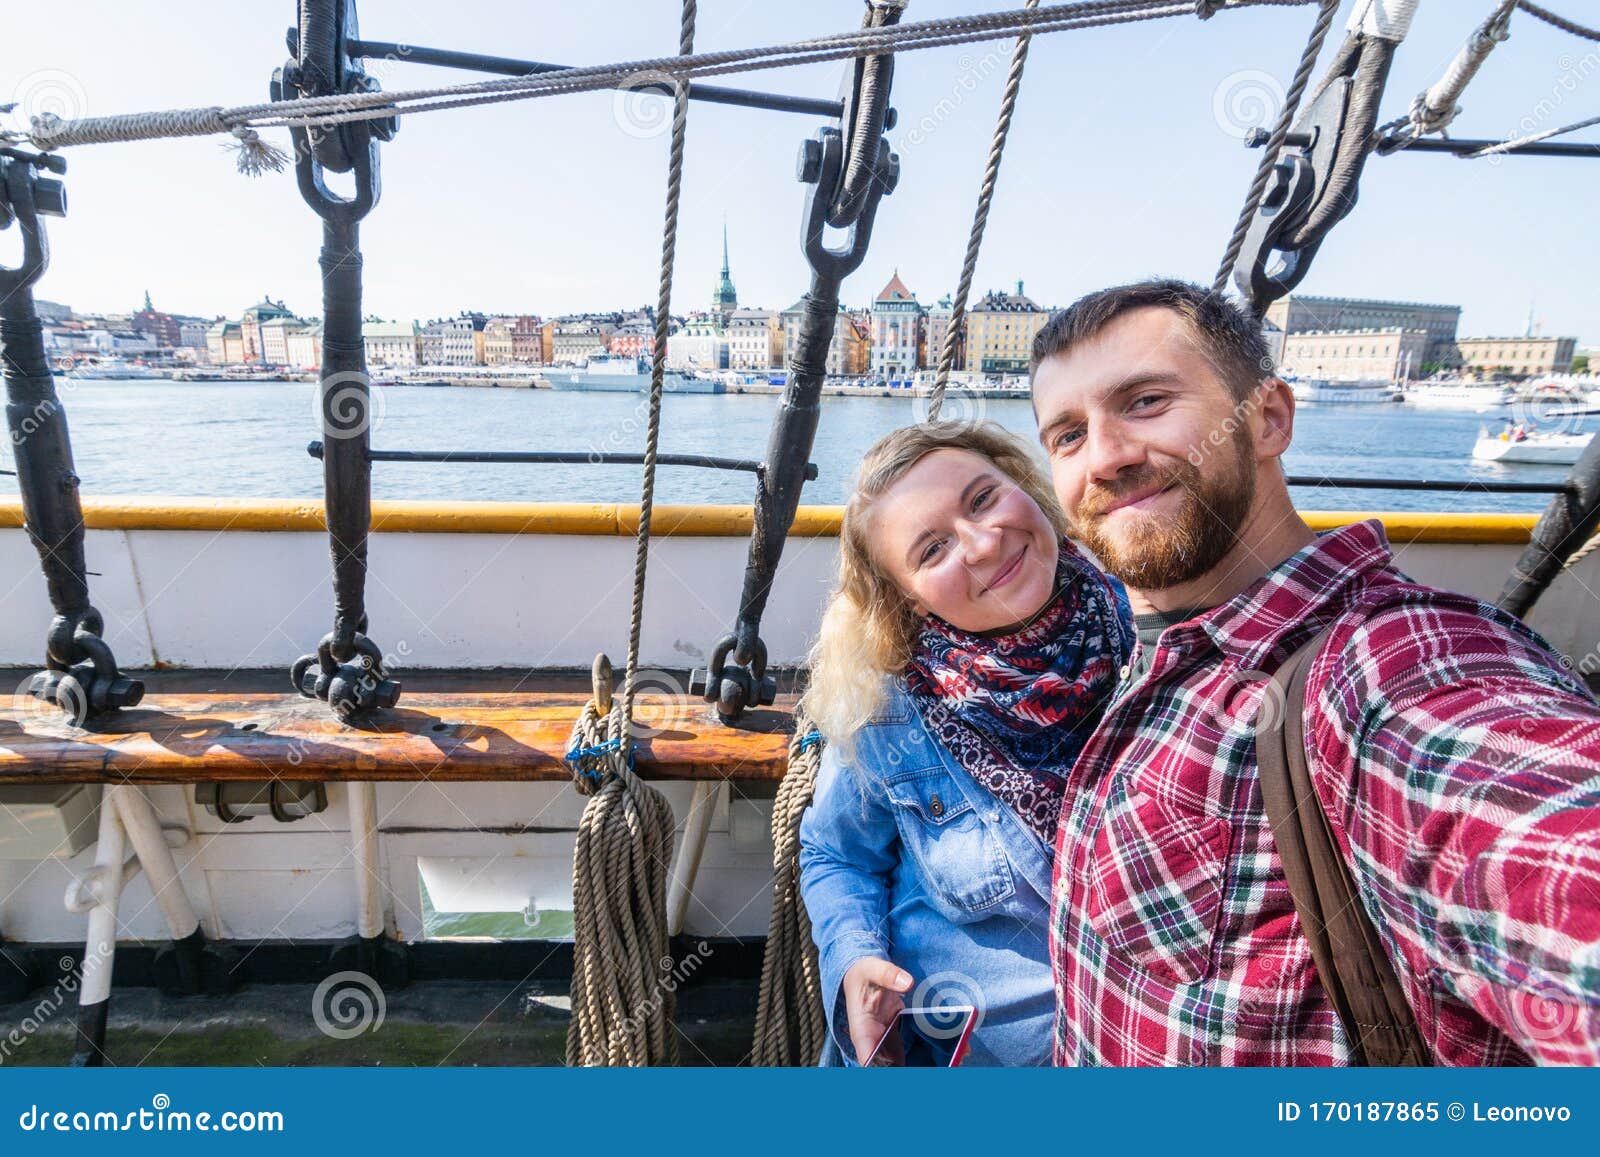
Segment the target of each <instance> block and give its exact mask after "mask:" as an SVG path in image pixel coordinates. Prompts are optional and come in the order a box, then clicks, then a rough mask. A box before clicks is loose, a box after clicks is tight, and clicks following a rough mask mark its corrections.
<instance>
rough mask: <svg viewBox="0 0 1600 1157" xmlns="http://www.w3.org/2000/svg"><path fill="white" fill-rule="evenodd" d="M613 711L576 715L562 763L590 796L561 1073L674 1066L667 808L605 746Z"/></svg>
mask: <svg viewBox="0 0 1600 1157" xmlns="http://www.w3.org/2000/svg"><path fill="white" fill-rule="evenodd" d="M617 714H618V708H617V707H616V706H613V707H612V710H611V711H610V712H609V713H608V714H605V715H602V714H601V712H600V711H599V710H598V709H597V707H596V705H595V704H594V703H592V702H591V703H588V704H586V705H585V706H584V709H583V713H582V714H581V715H580V716H579V717H578V722H577V723H576V725H575V726H574V727H573V729H572V742H571V749H570V750H569V752H568V756H567V758H568V762H570V763H571V764H572V765H573V768H574V782H575V784H576V785H577V788H578V791H579V792H580V793H581V794H584V795H588V796H589V802H588V803H586V804H585V805H584V808H583V816H582V818H581V819H580V820H579V821H578V838H577V848H576V850H575V852H574V853H573V861H572V916H573V932H572V941H573V943H572V953H573V959H572V989H571V993H572V1019H571V1021H570V1022H569V1024H568V1027H567V1064H569V1065H573V1066H578V1065H634V1066H640V1065H671V1064H676V1063H677V1055H678V1050H677V1036H676V1035H675V1030H674V1028H673V1024H672V1016H673V1004H674V1002H673V993H674V988H675V985H674V984H673V982H672V979H671V977H672V971H673V967H674V965H673V960H672V951H671V943H670V941H669V939H668V936H667V917H666V906H667V864H668V862H669V860H670V858H671V856H672V828H673V823H672V808H671V806H670V805H669V804H668V803H667V801H666V800H665V799H664V798H663V797H662V795H661V793H660V792H658V791H656V790H655V789H654V788H652V787H651V786H650V785H649V784H647V783H644V782H642V781H641V780H639V779H638V777H637V776H635V775H634V772H633V769H632V766H631V764H632V758H631V752H630V753H629V754H624V749H623V748H621V747H620V746H619V745H618V744H617V743H616V742H615V740H608V739H606V738H605V733H606V732H607V731H608V730H610V729H611V725H612V724H613V723H614V722H615V719H616V717H617Z"/></svg>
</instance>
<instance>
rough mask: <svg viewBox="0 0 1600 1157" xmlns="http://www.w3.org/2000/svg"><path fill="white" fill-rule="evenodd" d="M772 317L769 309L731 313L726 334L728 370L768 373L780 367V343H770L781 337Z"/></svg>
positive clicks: (781, 354)
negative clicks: (765, 371) (774, 367)
mask: <svg viewBox="0 0 1600 1157" xmlns="http://www.w3.org/2000/svg"><path fill="white" fill-rule="evenodd" d="M775 317H776V315H775V314H774V313H773V311H772V310H770V309H736V310H734V311H733V313H732V314H731V315H730V316H729V318H728V322H727V330H726V336H727V339H728V368H729V369H732V370H769V369H771V368H772V367H773V366H775V365H778V364H779V361H780V359H781V358H782V356H783V349H782V343H781V340H780V341H778V342H774V340H773V338H774V336H775V335H776V334H779V333H781V331H780V330H779V329H778V327H777V326H776V325H775V324H774V319H775ZM774 346H776V347H777V348H774Z"/></svg>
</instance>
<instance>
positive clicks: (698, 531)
mask: <svg viewBox="0 0 1600 1157" xmlns="http://www.w3.org/2000/svg"><path fill="white" fill-rule="evenodd" d="M843 511H844V508H843V507H841V506H802V507H801V508H800V510H799V512H798V513H797V514H796V515H795V523H794V529H793V530H791V531H790V534H791V535H793V536H795V537H798V538H831V537H835V536H837V535H838V533H839V521H840V518H841V517H842V516H843ZM1304 515H1305V519H1306V521H1307V522H1309V523H1310V524H1311V526H1312V528H1313V529H1314V530H1328V529H1331V528H1332V527H1335V526H1343V525H1345V524H1347V523H1351V522H1358V521H1360V520H1362V519H1365V518H1377V519H1381V520H1382V522H1383V525H1384V528H1385V530H1386V531H1387V532H1388V535H1389V540H1390V541H1391V542H1394V543H1396V544H1400V543H1410V542H1458V543H1513V544H1518V545H1520V544H1523V543H1526V542H1527V541H1528V536H1529V532H1530V531H1532V529H1533V524H1534V522H1535V521H1537V516H1535V515H1532V514H1452V513H1415V512H1399V513H1397V512H1377V511H1338V510H1334V511H1305V512H1304ZM83 521H84V525H85V526H87V527H88V528H89V529H90V530H198V531H207V532H210V533H215V532H217V531H274V530H275V531H284V530H295V531H321V530H325V529H326V525H325V524H324V522H323V517H322V504H321V503H320V502H318V501H316V500H313V499H295V498H167V497H160V496H156V497H140V496H130V497H121V498H85V499H84V500H83ZM752 521H753V518H752V513H751V509H750V507H748V506H706V505H694V506H657V507H656V509H655V518H654V521H653V523H652V527H651V529H652V532H653V533H654V534H657V535H661V536H687V537H701V538H727V537H734V538H740V537H744V536H746V535H748V534H749V533H750V529H751V524H752ZM21 526H22V504H21V503H20V502H18V501H16V500H15V499H13V500H10V501H6V502H0V528H18V527H21ZM638 526H639V507H638V504H637V503H600V502H594V503H589V502H374V503H373V504H372V529H373V530H375V531H381V532H403V533H416V534H570V535H602V536H607V535H632V534H634V533H635V532H636V531H637V530H638Z"/></svg>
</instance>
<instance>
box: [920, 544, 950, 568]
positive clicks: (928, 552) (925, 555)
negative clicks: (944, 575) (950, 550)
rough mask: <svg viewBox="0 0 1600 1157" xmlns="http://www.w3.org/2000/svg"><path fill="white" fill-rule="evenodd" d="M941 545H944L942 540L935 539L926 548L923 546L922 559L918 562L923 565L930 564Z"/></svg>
mask: <svg viewBox="0 0 1600 1157" xmlns="http://www.w3.org/2000/svg"><path fill="white" fill-rule="evenodd" d="M943 545H944V542H943V540H941V539H937V538H936V539H934V540H933V541H932V542H930V543H929V544H928V545H927V546H925V547H924V548H923V550H922V558H921V560H920V561H921V562H924V563H928V562H932V561H933V558H934V556H935V555H937V554H938V553H939V548H940V547H942V546H943Z"/></svg>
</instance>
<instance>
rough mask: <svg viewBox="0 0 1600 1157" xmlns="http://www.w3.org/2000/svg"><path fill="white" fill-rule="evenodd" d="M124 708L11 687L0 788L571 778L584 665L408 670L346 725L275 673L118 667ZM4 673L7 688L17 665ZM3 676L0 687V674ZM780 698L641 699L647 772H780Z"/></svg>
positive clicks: (785, 718) (641, 753)
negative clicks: (129, 690)
mask: <svg viewBox="0 0 1600 1157" xmlns="http://www.w3.org/2000/svg"><path fill="white" fill-rule="evenodd" d="M131 674H134V675H136V676H138V677H141V678H143V679H144V680H145V696H144V700H143V702H141V703H140V704H139V705H138V706H137V707H134V708H131V709H128V710H124V711H121V712H118V713H116V714H114V715H112V716H108V717H106V718H105V719H102V720H91V721H90V722H89V723H88V724H86V726H84V727H82V728H74V727H71V726H69V725H67V724H66V722H65V720H64V717H59V713H58V712H57V711H56V709H55V708H54V707H52V706H50V705H46V704H35V703H33V702H31V701H28V700H27V699H26V697H25V696H18V697H14V698H13V699H12V700H11V701H10V702H8V703H4V704H3V709H0V784H13V783H197V782H209V781H216V780H262V779H270V778H277V779H286V780H317V781H335V782H340V781H376V780H420V779H429V780H435V781H449V780H459V781H487V780H532V781H538V780H550V781H563V780H567V779H569V778H571V772H570V770H569V768H568V766H567V764H566V763H565V761H564V760H563V758H562V757H563V755H564V754H565V752H566V750H567V743H568V740H569V738H570V736H571V732H572V724H573V721H574V720H575V719H576V718H577V716H578V713H579V711H580V710H581V709H582V707H583V704H584V703H585V702H586V701H587V699H588V694H587V692H586V691H585V690H584V688H585V687H586V685H587V683H588V679H587V676H580V675H551V676H547V675H543V674H541V675H538V676H533V677H530V676H529V675H528V674H527V673H526V672H478V671H473V672H417V673H415V674H414V676H412V677H407V678H405V679H403V690H402V693H401V697H400V702H399V704H398V705H397V706H395V707H394V708H391V709H388V710H381V711H376V712H374V713H373V714H372V715H371V716H370V717H368V718H367V719H366V720H364V721H363V722H361V723H360V724H358V725H354V726H352V725H347V724H345V723H342V722H340V721H339V720H338V719H337V718H336V717H335V716H334V714H333V712H332V711H331V710H330V709H329V708H328V705H327V704H326V703H323V702H321V701H320V700H312V699H305V698H302V697H301V696H299V695H298V694H296V693H294V692H293V691H292V690H284V689H282V688H283V687H284V685H285V684H286V683H287V682H288V679H287V676H286V675H284V674H283V673H282V672H225V673H207V672H193V671H184V672H169V671H156V672H131ZM8 675H14V676H15V678H14V679H13V681H12V683H11V684H10V685H11V686H13V687H15V686H18V685H19V684H20V683H21V682H22V681H23V680H24V679H25V678H26V676H27V672H22V671H17V672H0V678H5V677H6V676H8ZM0 685H3V684H0ZM792 707H793V695H792V694H790V695H785V696H783V697H782V698H780V700H779V704H778V706H777V707H775V708H768V709H764V710H761V711H755V712H751V713H750V714H749V717H748V718H747V720H745V721H742V722H741V725H740V727H738V728H733V727H727V726H724V725H723V724H722V723H720V722H719V721H718V720H717V718H716V716H715V715H714V714H713V713H711V711H710V709H709V708H708V706H707V705H706V704H705V703H703V702H702V701H700V700H699V699H698V698H691V697H689V696H687V695H664V694H659V693H654V694H650V693H647V694H642V695H641V696H640V697H639V699H638V702H637V704H636V707H635V711H634V718H635V721H636V723H637V724H638V725H639V726H640V728H641V729H642V732H643V735H644V736H645V737H644V738H642V739H641V741H640V743H639V747H638V763H637V766H638V770H639V773H640V775H641V776H642V777H644V778H646V779H739V780H772V779H780V778H782V776H783V771H784V768H785V766H786V762H787V749H788V741H789V733H790V730H791V728H792V726H793V718H792Z"/></svg>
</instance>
